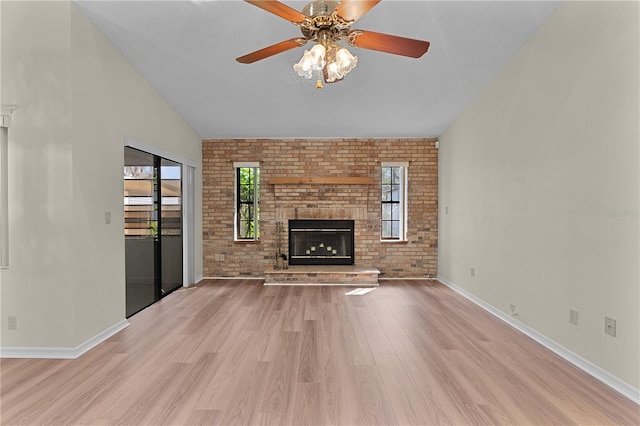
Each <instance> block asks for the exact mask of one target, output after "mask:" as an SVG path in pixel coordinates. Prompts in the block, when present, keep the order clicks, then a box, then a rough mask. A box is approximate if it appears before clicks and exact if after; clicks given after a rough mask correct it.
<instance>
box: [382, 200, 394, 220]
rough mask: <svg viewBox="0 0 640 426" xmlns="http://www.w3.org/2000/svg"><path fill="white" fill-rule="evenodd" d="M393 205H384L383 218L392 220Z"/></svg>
mask: <svg viewBox="0 0 640 426" xmlns="http://www.w3.org/2000/svg"><path fill="white" fill-rule="evenodd" d="M392 208H393V206H392V205H391V204H383V205H382V220H391V219H393V217H392V216H391V210H392Z"/></svg>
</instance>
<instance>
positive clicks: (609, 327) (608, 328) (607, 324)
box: [604, 317, 616, 337]
mask: <svg viewBox="0 0 640 426" xmlns="http://www.w3.org/2000/svg"><path fill="white" fill-rule="evenodd" d="M604 332H605V333H607V334H609V335H611V336H613V337H616V320H614V319H613V318H609V317H604Z"/></svg>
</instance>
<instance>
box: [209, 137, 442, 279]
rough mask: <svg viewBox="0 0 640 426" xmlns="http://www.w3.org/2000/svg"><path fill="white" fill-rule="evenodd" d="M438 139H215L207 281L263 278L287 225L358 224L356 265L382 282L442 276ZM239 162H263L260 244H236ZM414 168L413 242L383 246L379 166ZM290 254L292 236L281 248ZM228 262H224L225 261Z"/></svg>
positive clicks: (410, 236)
mask: <svg viewBox="0 0 640 426" xmlns="http://www.w3.org/2000/svg"><path fill="white" fill-rule="evenodd" d="M434 143H435V140H434V139H331V140H315V139H314V140H302V139H284V140H281V139H242V140H240V139H209V140H204V141H203V143H202V160H203V164H202V165H203V173H202V175H203V221H204V223H203V234H204V235H203V245H204V247H203V255H204V276H205V277H222V276H225V277H233V276H252V277H261V276H263V275H264V271H265V269H266V268H267V266H269V265H272V264H274V262H275V253H276V241H275V228H276V223H277V222H278V221H282V222H283V228H284V229H285V234H286V228H287V222H286V221H287V219H289V218H291V219H293V218H298V219H353V220H354V221H355V246H356V247H355V259H356V260H355V262H356V265H360V266H371V267H375V268H377V269H379V270H380V271H381V277H424V276H425V274H429V275H431V276H435V275H436V266H437V250H436V249H437V247H436V246H437V241H438V234H437V231H438V223H437V218H438V211H437V208H438V156H437V150H436V148H435V144H434ZM236 161H243V162H246V161H257V162H260V171H261V193H260V197H261V200H260V210H261V218H260V219H261V220H260V227H261V241H260V242H259V243H246V242H234V238H233V220H234V169H233V163H234V162H236ZM384 161H407V162H409V183H408V201H409V203H408V204H409V205H408V232H407V237H408V241H407V242H405V243H400V242H398V243H395V242H385V243H382V242H380V163H381V162H384ZM351 176H354V177H355V176H357V177H368V178H372V179H373V180H374V184H350V185H342V184H336V185H327V184H305V185H290V184H277V185H272V184H269V179H270V178H272V177H351ZM282 249H283V252H285V253H286V252H287V241H286V235H285V238H284V241H283V244H282ZM222 259H224V260H222Z"/></svg>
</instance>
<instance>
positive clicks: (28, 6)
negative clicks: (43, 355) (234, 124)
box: [0, 1, 202, 348]
mask: <svg viewBox="0 0 640 426" xmlns="http://www.w3.org/2000/svg"><path fill="white" fill-rule="evenodd" d="M0 7H1V8H2V14H1V17H2V28H1V31H2V74H1V76H2V81H1V84H2V87H1V96H2V104H17V105H19V109H18V110H16V112H14V114H13V124H12V127H11V128H10V129H9V150H10V152H9V166H10V170H9V179H10V181H9V209H10V210H9V215H10V216H9V221H10V223H9V228H10V229H9V231H10V256H11V258H10V262H11V264H10V268H9V269H6V270H3V271H2V272H1V275H0V277H1V279H2V281H1V288H0V291H1V296H2V301H1V309H2V317H1V327H2V328H1V330H2V335H1V344H2V346H3V347H61V348H65V347H76V346H78V345H80V344H81V343H83V342H85V341H86V340H87V339H89V338H91V337H93V336H96V335H97V334H98V333H100V332H102V331H104V330H106V329H108V328H109V327H111V326H113V325H114V324H117V323H119V322H121V321H122V320H124V319H125V264H124V236H123V228H124V213H123V179H122V176H123V164H124V149H123V144H124V139H125V137H130V138H134V139H135V140H138V141H141V142H143V143H145V144H147V145H149V146H153V147H157V149H158V150H160V151H162V152H167V153H174V154H175V155H176V156H177V157H179V158H184V159H188V160H190V161H193V162H194V163H199V162H200V158H201V140H200V138H199V137H198V135H197V134H196V133H195V132H194V131H193V130H192V129H191V128H190V127H189V126H188V125H187V124H186V123H185V122H184V121H183V120H182V119H181V117H180V116H179V115H178V114H177V113H176V112H175V111H174V110H172V109H171V108H170V107H169V106H168V104H167V103H166V102H165V100H164V99H163V98H162V97H161V96H160V95H159V94H158V93H157V92H156V91H155V90H154V89H153V88H152V87H151V86H150V85H149V84H148V83H147V82H146V81H145V80H144V79H143V78H142V77H141V76H140V74H139V73H138V72H137V71H136V70H135V69H134V68H133V67H132V66H131V65H130V64H129V62H128V61H126V59H125V58H124V57H123V56H122V55H120V53H119V52H118V51H117V50H116V49H115V48H114V47H113V46H112V45H111V44H110V42H109V41H107V39H106V38H105V37H104V36H103V35H102V34H101V33H100V32H99V31H98V30H97V29H96V28H95V27H94V26H93V24H92V23H91V22H90V21H89V20H88V19H86V18H85V16H84V15H83V14H82V13H81V12H80V11H79V9H77V7H76V6H75V5H73V4H71V3H69V2H68V1H56V2H7V1H2V3H0ZM196 185H197V187H196V200H195V201H196V202H195V204H196V206H197V212H196V216H197V220H196V231H195V233H196V241H195V246H196V276H201V275H202V250H201V247H202V241H201V233H202V232H201V229H202V228H201V217H202V211H201V207H200V206H201V205H202V203H201V171H200V170H199V169H198V170H197V175H196ZM105 212H110V213H111V224H105ZM9 315H15V316H17V317H18V330H17V331H7V324H6V321H7V317H8V316H9Z"/></svg>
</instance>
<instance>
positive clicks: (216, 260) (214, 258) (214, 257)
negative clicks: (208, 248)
mask: <svg viewBox="0 0 640 426" xmlns="http://www.w3.org/2000/svg"><path fill="white" fill-rule="evenodd" d="M213 260H214V261H215V262H220V255H219V254H218V253H216V254H214V255H213Z"/></svg>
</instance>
